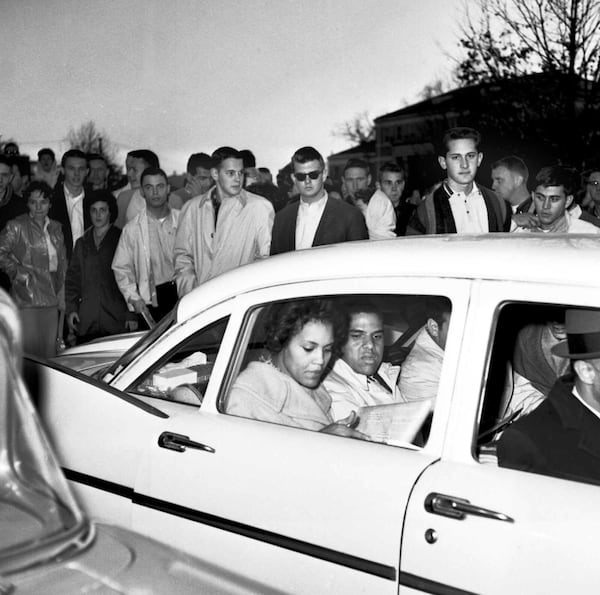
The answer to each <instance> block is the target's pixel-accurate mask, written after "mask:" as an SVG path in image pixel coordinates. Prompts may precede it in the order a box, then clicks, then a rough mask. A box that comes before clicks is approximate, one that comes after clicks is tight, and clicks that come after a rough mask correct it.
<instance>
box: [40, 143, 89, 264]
mask: <svg viewBox="0 0 600 595" xmlns="http://www.w3.org/2000/svg"><path fill="white" fill-rule="evenodd" d="M61 166H62V170H63V173H64V180H63V182H62V183H58V184H57V185H56V186H55V188H54V193H53V195H52V200H51V203H52V206H51V207H50V212H49V214H48V216H49V217H50V219H55V220H56V221H58V222H59V223H61V224H62V228H63V234H64V236H65V246H66V248H67V258H69V259H70V258H71V254H72V253H73V246H74V245H75V242H76V241H77V240H78V239H79V238H80V237H81V236H82V235H83V232H84V231H85V230H86V229H87V228H88V227H89V226H90V225H91V224H92V221H91V219H90V214H89V213H85V212H84V209H83V197H84V196H85V187H84V183H85V179H86V178H87V175H88V171H89V168H88V162H87V156H86V154H85V153H84V152H83V151H80V150H79V149H70V150H68V151H67V152H66V153H65V154H64V155H63V156H62V160H61Z"/></svg>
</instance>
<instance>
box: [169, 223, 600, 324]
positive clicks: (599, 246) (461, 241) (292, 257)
mask: <svg viewBox="0 0 600 595" xmlns="http://www.w3.org/2000/svg"><path fill="white" fill-rule="evenodd" d="M599 268H600V235H598V236H597V235H575V234H570V235H566V234H565V235H559V234H553V235H550V234H542V233H531V234H526V233H523V234H496V233H493V234H481V235H473V236H465V235H457V234H449V235H439V236H412V237H401V238H394V239H390V240H379V241H372V240H366V241H361V242H346V243H343V244H333V245H329V246H320V247H316V248H311V249H309V250H299V251H294V252H288V253H286V254H281V255H277V256H274V257H273V256H272V257H269V258H265V259H263V260H260V261H258V262H254V263H252V264H249V265H245V266H241V267H238V268H237V269H234V270H232V271H229V272H227V273H224V274H223V275H220V276H219V277H216V278H215V279H212V280H211V281H208V282H206V283H204V284H203V285H202V286H200V287H198V288H196V289H194V290H193V291H192V292H190V293H189V294H188V295H186V296H184V297H183V298H182V299H181V301H180V303H179V306H178V316H177V317H178V319H179V320H185V319H187V318H189V317H190V316H193V315H194V314H196V313H198V312H200V311H202V310H204V309H205V308H206V307H207V306H209V305H213V304H215V303H218V302H219V301H222V300H225V299H228V298H231V297H233V296H235V295H238V294H241V293H245V292H247V291H252V290H255V289H259V288H262V287H275V286H278V285H286V284H289V283H298V282H303V281H311V280H321V279H336V278H338V279H341V278H352V277H363V278H364V277H391V276H411V277H444V278H464V279H492V280H494V279H495V280H511V281H528V282H531V283H560V284H567V285H579V286H592V287H593V286H598V287H600V276H599V275H598V274H597V273H598V271H599Z"/></svg>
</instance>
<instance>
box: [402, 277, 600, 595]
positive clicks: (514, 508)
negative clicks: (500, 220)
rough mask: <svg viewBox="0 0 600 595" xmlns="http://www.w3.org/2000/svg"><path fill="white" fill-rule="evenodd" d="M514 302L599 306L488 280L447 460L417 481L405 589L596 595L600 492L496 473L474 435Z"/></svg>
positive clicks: (594, 295) (478, 298) (460, 381)
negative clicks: (496, 343)
mask: <svg viewBox="0 0 600 595" xmlns="http://www.w3.org/2000/svg"><path fill="white" fill-rule="evenodd" d="M509 304H524V305H527V306H536V305H540V306H542V305H543V306H547V305H552V304H556V305H561V306H567V307H568V306H588V307H599V306H600V300H599V298H598V292H597V290H595V289H592V288H590V287H573V286H569V287H563V286H560V285H544V284H538V285H534V284H527V283H509V282H503V283H498V282H482V283H481V284H480V285H479V287H478V290H477V291H475V292H474V295H473V299H472V307H471V311H470V317H469V320H468V323H467V326H466V331H465V339H464V342H463V345H462V351H461V363H460V366H459V370H458V378H457V382H456V385H455V397H454V399H453V409H452V414H451V415H450V417H449V424H448V432H447V435H446V443H445V444H444V449H443V454H442V457H441V459H440V460H439V461H438V462H436V463H435V464H434V465H431V466H430V467H428V468H427V469H426V470H425V472H424V473H423V474H422V475H421V477H420V478H419V480H418V482H417V484H416V486H415V488H414V490H413V492H412V494H411V498H410V503H409V506H408V510H407V515H406V522H405V527H404V536H403V540H402V557H401V573H400V581H401V584H405V585H407V586H410V587H412V588H413V589H414V592H428V593H429V592H431V593H442V592H443V593H454V592H456V593H459V592H460V593H463V592H474V593H590V592H596V591H597V588H598V584H600V569H599V567H598V564H597V548H596V547H595V545H593V544H592V540H593V537H592V536H595V535H597V534H598V532H599V531H600V513H599V512H598V502H599V501H600V487H598V486H594V485H590V484H587V483H580V482H576V481H567V480H564V479H557V478H554V477H547V476H543V475H538V474H534V473H527V472H524V471H517V470H512V469H506V468H500V467H498V466H497V463H496V462H495V459H494V457H493V456H491V457H490V456H486V455H485V454H483V453H479V454H478V451H477V447H476V435H477V428H478V424H479V420H480V419H481V416H482V411H483V410H484V405H485V403H482V395H484V394H486V395H487V394H489V389H490V388H491V389H495V388H496V387H494V386H490V383H492V382H495V380H493V378H494V375H493V374H492V373H491V372H492V361H493V357H490V354H491V349H492V344H493V340H494V337H495V336H496V337H498V336H502V334H503V333H506V332H508V330H507V328H506V325H503V324H502V322H501V321H502V319H501V318H500V316H501V313H502V312H503V311H504V309H505V308H506V307H507V306H508V305H509Z"/></svg>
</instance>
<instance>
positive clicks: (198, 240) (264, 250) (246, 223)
mask: <svg viewBox="0 0 600 595" xmlns="http://www.w3.org/2000/svg"><path fill="white" fill-rule="evenodd" d="M212 192H216V188H211V190H209V191H208V192H207V193H206V194H202V195H201V196H196V197H195V198H192V199H191V200H189V201H188V202H186V203H185V204H184V205H183V209H182V210H181V218H180V224H179V228H178V230H177V236H176V238H175V281H176V282H177V292H178V294H179V296H180V297H181V296H184V295H185V294H186V293H189V292H190V291H191V290H192V289H194V288H195V287H197V286H198V285H200V284H201V283H204V282H205V281H208V280H209V279H212V278H213V277H216V276H217V275H220V274H221V273H224V272H225V271H228V270H230V269H233V268H236V267H238V266H241V265H243V264H248V263H249V262H252V261H254V260H256V259H258V258H264V257H265V256H268V255H269V251H270V248H271V230H272V227H273V220H274V218H275V211H274V210H273V206H272V205H271V203H270V202H269V201H268V200H267V199H265V198H262V197H261V196H258V195H256V194H252V193H251V192H246V191H245V190H242V191H241V192H240V194H239V195H238V196H236V197H234V198H226V199H225V200H223V202H222V203H221V207H220V208H219V216H218V220H217V226H216V229H215V212H214V208H213V204H212V201H211V196H212Z"/></svg>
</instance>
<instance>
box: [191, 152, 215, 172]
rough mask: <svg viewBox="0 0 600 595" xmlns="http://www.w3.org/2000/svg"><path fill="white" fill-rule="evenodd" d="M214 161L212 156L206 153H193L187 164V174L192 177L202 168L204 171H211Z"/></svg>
mask: <svg viewBox="0 0 600 595" xmlns="http://www.w3.org/2000/svg"><path fill="white" fill-rule="evenodd" d="M212 163H213V162H212V159H211V158H210V155H207V154H206V153H193V154H192V155H190V158H189V159H188V162H187V168H186V170H187V173H188V174H190V176H195V175H196V170H197V169H198V168H199V167H201V168H202V169H210V168H211V167H212Z"/></svg>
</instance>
